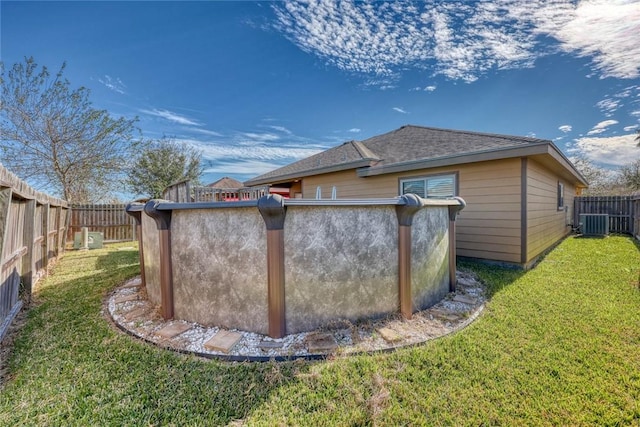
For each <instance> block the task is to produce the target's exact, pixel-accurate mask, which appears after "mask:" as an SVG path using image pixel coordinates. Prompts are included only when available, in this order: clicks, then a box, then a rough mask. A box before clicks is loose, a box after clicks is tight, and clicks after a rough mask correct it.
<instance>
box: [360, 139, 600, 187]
mask: <svg viewBox="0 0 640 427" xmlns="http://www.w3.org/2000/svg"><path fill="white" fill-rule="evenodd" d="M540 154H549V155H550V156H551V157H553V158H554V159H555V160H556V161H557V162H558V163H560V164H561V165H562V166H563V167H564V168H565V169H566V170H567V171H569V172H570V173H571V175H572V176H573V177H574V178H575V179H576V182H578V183H579V184H582V185H584V186H585V187H587V186H588V183H587V181H586V179H584V177H583V176H582V175H581V174H580V172H578V171H577V170H576V168H575V167H574V166H573V164H572V163H571V162H570V161H569V159H567V158H566V156H565V155H564V154H562V152H561V151H560V150H559V149H558V147H556V146H555V145H554V144H553V143H552V142H551V141H546V142H541V143H537V144H529V145H527V146H524V147H508V148H500V149H492V150H486V151H480V152H475V153H468V154H459V155H452V156H442V157H438V158H434V159H420V160H410V161H406V162H400V163H394V164H391V165H381V166H371V167H364V168H360V169H358V170H357V171H356V173H357V175H358V177H360V178H366V177H368V176H375V175H385V174H389V173H397V172H407V171H412V170H418V169H430V168H437V167H443V166H452V165H460V164H465V163H475V162H483V161H489V160H499V159H510V158H517V157H527V156H533V155H540Z"/></svg>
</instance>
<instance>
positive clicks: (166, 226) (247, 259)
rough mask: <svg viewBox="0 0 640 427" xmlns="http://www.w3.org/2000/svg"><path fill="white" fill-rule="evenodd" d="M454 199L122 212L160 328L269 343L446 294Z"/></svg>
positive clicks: (176, 206) (135, 207) (458, 205)
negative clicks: (193, 326)
mask: <svg viewBox="0 0 640 427" xmlns="http://www.w3.org/2000/svg"><path fill="white" fill-rule="evenodd" d="M463 207H464V201H463V200H462V199H460V198H455V199H447V200H425V199H421V198H419V197H417V196H415V195H405V196H402V197H397V198H392V199H362V200H346V199H344V200H343V199H338V200H306V199H283V198H281V197H280V196H277V195H270V196H264V197H262V198H260V199H258V200H250V201H241V202H211V203H173V202H169V201H166V200H152V201H150V202H148V203H146V204H145V205H142V204H130V205H128V206H127V212H128V213H129V214H130V215H132V216H134V217H135V218H136V220H137V222H138V229H139V233H138V238H139V242H140V260H141V270H142V279H143V282H144V285H145V286H146V294H147V296H148V298H149V300H150V302H152V303H153V304H156V305H158V306H159V307H160V313H161V314H162V316H163V317H164V318H165V319H170V318H175V319H182V320H187V321H191V322H197V323H200V324H203V325H216V326H220V327H224V328H228V329H239V330H245V331H250V332H256V333H259V334H265V335H269V336H271V337H274V338H278V337H282V336H283V335H285V334H290V333H298V332H304V331H309V330H312V329H315V328H318V327H321V326H322V325H324V324H327V323H329V322H332V321H335V320H340V319H345V320H349V321H358V320H362V319H369V318H379V317H383V316H387V315H390V314H393V313H398V312H400V313H401V314H402V315H403V316H405V317H411V314H412V313H413V312H415V311H418V310H422V309H425V308H427V307H429V306H431V305H433V304H435V303H437V302H438V301H440V300H441V299H442V298H443V297H444V296H445V295H446V294H447V293H448V292H449V291H450V290H453V288H454V287H455V236H454V234H455V218H456V214H457V213H458V211H459V210H461V209H462V208H463Z"/></svg>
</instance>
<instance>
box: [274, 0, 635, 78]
mask: <svg viewBox="0 0 640 427" xmlns="http://www.w3.org/2000/svg"><path fill="white" fill-rule="evenodd" d="M272 7H273V9H274V11H275V14H276V17H277V23H276V24H275V26H276V28H277V29H278V30H279V31H281V32H282V33H283V34H285V36H286V37H287V38H288V39H289V40H291V41H292V42H293V43H294V44H296V45H297V46H298V47H300V49H302V50H304V51H305V52H308V53H311V54H314V55H317V56H319V57H320V58H323V59H324V60H325V61H326V62H327V63H329V64H332V65H334V66H336V67H338V68H340V69H342V70H346V71H351V72H357V73H363V74H366V75H369V76H377V77H376V78H373V79H372V80H371V81H370V83H371V84H374V85H375V86H378V87H381V86H385V87H390V86H392V84H389V83H380V82H378V80H379V79H380V78H381V77H384V78H391V79H393V78H394V76H395V77H396V78H397V75H398V74H399V73H401V72H402V71H404V70H406V69H409V68H417V69H430V70H431V71H433V72H434V74H440V75H444V76H446V77H448V78H450V79H454V80H463V81H466V82H472V81H474V80H476V79H478V77H479V76H481V75H483V74H484V73H486V72H487V71H488V70H492V69H508V68H521V67H532V66H533V64H534V61H535V60H536V59H537V58H538V57H540V56H542V55H546V54H548V53H549V52H553V51H554V48H553V47H551V48H549V47H548V46H549V42H550V37H551V38H554V39H555V40H556V41H557V48H560V49H562V50H564V51H566V52H569V53H572V54H576V55H578V56H584V57H589V58H591V59H592V61H593V65H594V69H595V71H596V72H598V73H599V74H600V76H601V77H603V78H604V77H617V78H636V77H638V76H640V43H638V34H640V3H639V2H637V1H632V0H591V1H581V2H579V3H577V4H576V3H575V2H574V1H572V0H555V1H548V0H530V1H523V0H493V1H482V2H466V1H462V0H459V1H447V2H380V3H378V2H374V3H370V2H356V1H353V0H352V1H341V2H335V1H333V0H318V1H311V2H308V1H297V2H285V3H275V4H273V6H272ZM543 40H544V41H543ZM543 43H544V44H543Z"/></svg>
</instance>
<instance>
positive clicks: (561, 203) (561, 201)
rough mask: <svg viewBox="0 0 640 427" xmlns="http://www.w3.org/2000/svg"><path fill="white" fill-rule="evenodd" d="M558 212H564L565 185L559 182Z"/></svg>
mask: <svg viewBox="0 0 640 427" xmlns="http://www.w3.org/2000/svg"><path fill="white" fill-rule="evenodd" d="M558 210H559V211H563V210H564V184H563V183H561V182H560V181H558Z"/></svg>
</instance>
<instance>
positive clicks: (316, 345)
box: [105, 271, 486, 361]
mask: <svg viewBox="0 0 640 427" xmlns="http://www.w3.org/2000/svg"><path fill="white" fill-rule="evenodd" d="M456 277H457V281H458V283H457V286H456V292H455V293H449V294H448V295H447V296H446V297H445V298H444V299H443V300H442V301H440V302H439V303H438V304H436V305H434V306H432V307H430V308H428V309H426V310H422V311H419V312H417V313H414V314H413V316H412V318H411V319H409V320H407V319H403V318H402V317H401V316H400V315H399V314H396V315H393V316H389V317H386V318H383V319H377V320H367V321H361V322H357V323H352V322H349V321H347V320H338V321H334V322H331V323H329V324H327V325H325V326H324V327H322V328H320V329H318V330H315V331H311V332H303V333H298V334H290V335H287V336H285V337H283V338H279V339H274V338H270V337H269V336H265V335H261V334H256V333H253V332H247V331H240V330H235V329H233V330H231V331H233V332H238V333H239V334H240V335H241V338H240V340H239V341H238V342H237V343H236V344H235V345H233V347H231V348H230V349H229V351H228V352H224V351H214V350H211V349H209V348H207V347H206V346H205V343H207V341H209V340H210V339H211V338H213V337H214V336H215V335H216V334H217V333H219V332H221V331H222V329H221V328H219V327H216V326H207V325H200V324H197V323H193V322H186V321H183V320H169V321H165V320H163V319H162V317H160V315H159V310H158V307H154V306H153V305H152V304H151V303H150V302H149V301H148V300H147V299H146V293H145V289H144V288H143V287H142V286H141V280H140V278H139V277H137V278H134V279H131V280H129V281H127V282H126V283H124V284H122V285H121V286H119V287H118V288H116V289H115V290H114V291H113V292H112V293H111V294H110V295H109V296H108V298H107V300H106V304H105V305H106V307H105V309H106V311H107V312H108V314H109V316H110V317H111V319H112V320H113V322H114V323H115V325H116V326H118V327H119V328H120V329H122V330H123V331H125V332H127V333H129V334H130V335H133V336H135V337H138V338H140V339H142V340H144V341H146V342H149V343H152V344H155V345H158V346H160V347H163V348H167V349H170V350H173V351H178V352H182V353H191V354H196V355H198V356H203V357H208V358H221V359H228V360H250V361H267V360H289V359H295V358H325V357H328V356H335V355H351V354H357V353H364V352H374V351H387V350H393V349H396V348H400V347H405V346H409V345H416V344H420V343H423V342H426V341H429V340H432V339H435V338H438V337H441V336H444V335H447V334H450V333H452V332H455V331H457V330H460V329H462V328H464V327H465V326H467V325H468V324H470V323H471V322H473V320H475V319H476V318H477V317H478V315H479V314H480V312H481V311H482V310H483V308H484V304H485V302H486V296H485V289H484V286H483V285H482V284H481V283H480V281H479V280H478V279H477V278H476V277H475V276H474V275H473V274H472V273H469V272H461V271H458V272H456ZM134 295H136V296H137V297H138V298H137V299H135V300H129V299H130V298H132V296H134ZM456 296H458V298H457V299H458V301H454V299H456ZM123 297H128V298H123ZM462 301H464V302H462ZM175 324H180V326H183V325H186V326H188V329H187V328H186V327H185V328H176V329H177V330H180V329H183V330H184V329H186V330H185V331H184V332H181V333H179V334H177V335H175V336H173V337H170V338H168V337H166V336H162V335H159V334H158V331H160V330H161V329H163V328H166V327H168V326H173V325H175ZM164 330H166V329H164ZM380 331H382V333H381V332H380ZM163 335H166V334H163ZM383 335H384V336H383ZM390 336H392V337H393V339H391V338H390ZM385 337H386V338H387V340H388V341H387V340H385ZM334 343H335V345H333V344H334ZM310 348H311V349H313V351H310V350H309V349H310ZM318 349H320V350H318Z"/></svg>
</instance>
